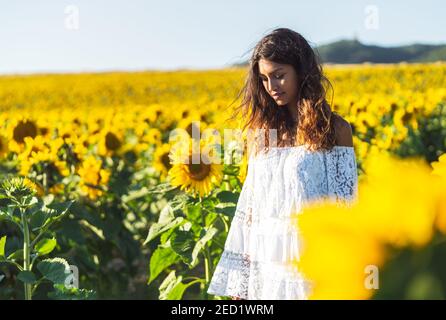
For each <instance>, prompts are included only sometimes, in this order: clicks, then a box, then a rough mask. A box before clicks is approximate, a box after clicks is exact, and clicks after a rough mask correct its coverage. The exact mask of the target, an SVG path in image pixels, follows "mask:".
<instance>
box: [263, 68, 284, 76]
mask: <svg viewBox="0 0 446 320" xmlns="http://www.w3.org/2000/svg"><path fill="white" fill-rule="evenodd" d="M282 69H283V67H278V68H277V69H275V70H273V71H271V73H270V74H272V73H274V72H277V71H279V70H282ZM260 75H261V76H264V74H263V73H261V74H260Z"/></svg>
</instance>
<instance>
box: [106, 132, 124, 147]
mask: <svg viewBox="0 0 446 320" xmlns="http://www.w3.org/2000/svg"><path fill="white" fill-rule="evenodd" d="M105 146H106V147H107V149H108V150H112V151H114V150H117V149H119V147H120V146H121V141H120V140H119V139H118V137H117V136H116V135H115V134H113V133H111V132H108V133H107V135H106V136H105Z"/></svg>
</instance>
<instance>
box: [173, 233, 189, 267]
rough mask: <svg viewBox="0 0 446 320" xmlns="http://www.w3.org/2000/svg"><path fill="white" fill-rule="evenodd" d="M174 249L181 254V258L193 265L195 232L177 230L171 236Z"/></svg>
mask: <svg viewBox="0 0 446 320" xmlns="http://www.w3.org/2000/svg"><path fill="white" fill-rule="evenodd" d="M170 244H171V246H172V249H173V251H175V252H176V253H177V254H178V255H180V257H181V259H182V260H183V261H184V262H185V263H186V264H188V265H189V266H190V267H192V260H193V257H192V252H193V249H194V246H195V239H194V233H193V232H192V231H181V230H175V232H173V233H172V236H171V237H170Z"/></svg>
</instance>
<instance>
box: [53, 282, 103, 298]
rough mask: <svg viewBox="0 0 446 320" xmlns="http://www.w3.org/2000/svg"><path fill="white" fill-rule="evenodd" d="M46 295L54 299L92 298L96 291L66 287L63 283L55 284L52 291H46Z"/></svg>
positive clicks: (94, 296)
mask: <svg viewBox="0 0 446 320" xmlns="http://www.w3.org/2000/svg"><path fill="white" fill-rule="evenodd" d="M48 297H49V298H50V299H54V300H93V299H95V298H96V292H95V291H93V290H87V289H77V288H67V287H65V285H63V284H55V285H54V292H50V293H48Z"/></svg>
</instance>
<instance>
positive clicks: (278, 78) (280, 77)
mask: <svg viewBox="0 0 446 320" xmlns="http://www.w3.org/2000/svg"><path fill="white" fill-rule="evenodd" d="M283 76H284V74H280V75H275V76H274V78H275V79H277V80H280V79H282V78H283ZM260 79H261V80H262V81H263V82H265V81H268V80H267V79H266V78H264V77H260Z"/></svg>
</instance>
